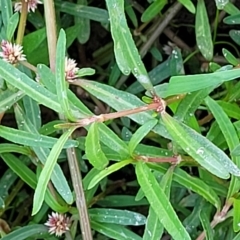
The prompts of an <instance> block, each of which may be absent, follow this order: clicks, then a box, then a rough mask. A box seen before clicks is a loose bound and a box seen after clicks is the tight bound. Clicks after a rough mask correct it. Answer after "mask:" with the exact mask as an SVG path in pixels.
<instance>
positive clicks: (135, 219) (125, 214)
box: [89, 208, 146, 226]
mask: <svg viewBox="0 0 240 240" xmlns="http://www.w3.org/2000/svg"><path fill="white" fill-rule="evenodd" d="M89 216H90V218H91V219H92V220H94V221H96V222H105V223H115V224H119V225H132V226H141V225H144V224H145V223H146V217H145V216H144V215H142V214H140V213H136V212H132V211H128V210H119V209H111V208H107V209H105V208H93V209H90V210H89Z"/></svg>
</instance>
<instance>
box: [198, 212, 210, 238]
mask: <svg viewBox="0 0 240 240" xmlns="http://www.w3.org/2000/svg"><path fill="white" fill-rule="evenodd" d="M199 218H200V221H201V223H202V226H203V229H204V231H205V233H206V240H212V239H213V229H212V227H211V224H210V221H209V217H208V216H207V214H206V212H205V211H204V210H203V209H202V210H201V211H200V213H199Z"/></svg>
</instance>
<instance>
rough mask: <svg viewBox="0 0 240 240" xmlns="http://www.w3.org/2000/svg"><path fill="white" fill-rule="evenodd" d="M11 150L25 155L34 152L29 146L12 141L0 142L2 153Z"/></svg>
mask: <svg viewBox="0 0 240 240" xmlns="http://www.w3.org/2000/svg"><path fill="white" fill-rule="evenodd" d="M10 152H16V153H20V154H23V155H31V153H32V151H31V150H30V148H29V147H25V146H19V145H16V144H11V143H1V144H0V153H10Z"/></svg>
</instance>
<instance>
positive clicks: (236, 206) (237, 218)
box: [233, 199, 240, 232]
mask: <svg viewBox="0 0 240 240" xmlns="http://www.w3.org/2000/svg"><path fill="white" fill-rule="evenodd" d="M239 211H240V200H239V199H234V202H233V229H234V231H235V232H238V231H239V230H240V226H239V222H240V214H239Z"/></svg>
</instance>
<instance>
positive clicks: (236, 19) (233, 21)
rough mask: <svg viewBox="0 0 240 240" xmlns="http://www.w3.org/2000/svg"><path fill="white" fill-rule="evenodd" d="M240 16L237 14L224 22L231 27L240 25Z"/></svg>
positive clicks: (226, 18)
mask: <svg viewBox="0 0 240 240" xmlns="http://www.w3.org/2000/svg"><path fill="white" fill-rule="evenodd" d="M239 18H240V14H239V13H238V14H235V15H232V16H228V17H225V18H224V19H223V22H224V23H226V24H230V25H235V24H240V19H239Z"/></svg>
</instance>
